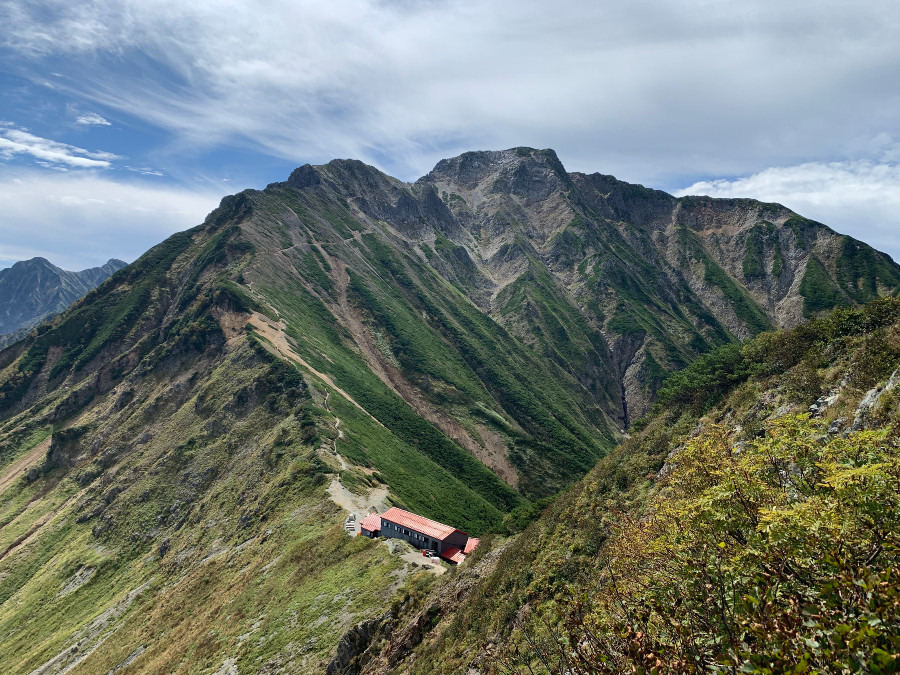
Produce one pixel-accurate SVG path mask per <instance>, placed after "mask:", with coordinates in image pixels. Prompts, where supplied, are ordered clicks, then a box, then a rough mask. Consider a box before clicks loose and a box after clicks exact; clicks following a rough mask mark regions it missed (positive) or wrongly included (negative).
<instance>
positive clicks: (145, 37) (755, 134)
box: [0, 0, 900, 269]
mask: <svg viewBox="0 0 900 675" xmlns="http://www.w3.org/2000/svg"><path fill="white" fill-rule="evenodd" d="M0 25H3V27H4V28H3V30H2V31H0V87H2V91H3V96H2V99H0V267H3V266H7V265H9V264H11V263H12V262H14V261H15V260H21V259H25V258H30V257H33V256H35V255H43V256H45V257H47V258H49V259H50V260H51V261H53V262H55V263H56V264H59V265H61V266H63V267H66V268H69V269H80V268H82V267H87V266H92V265H97V264H101V263H103V262H105V261H106V259H107V258H110V257H118V258H122V259H124V260H127V261H131V260H133V259H134V258H136V257H137V256H138V255H139V254H140V253H142V252H143V251H144V250H145V249H146V248H148V247H149V246H151V245H153V244H154V243H157V242H159V241H160V240H162V239H163V238H164V237H165V236H167V235H168V234H170V233H172V232H174V231H177V230H180V229H184V228H186V227H189V226H191V225H194V224H197V223H199V222H201V221H202V220H203V218H204V216H205V215H206V213H208V212H209V211H210V210H211V209H212V208H213V207H214V206H215V205H216V204H217V203H218V200H219V199H220V198H221V197H222V196H223V195H225V194H230V193H233V192H237V191H239V190H241V189H244V188H247V187H255V188H261V187H264V186H265V185H266V184H267V183H269V182H273V181H278V180H284V179H285V178H286V177H287V175H288V173H289V172H290V170H291V169H293V168H294V167H296V166H298V165H300V164H303V163H305V162H312V163H322V162H326V161H328V160H329V159H332V158H335V157H355V158H359V159H362V160H363V161H366V162H369V163H371V164H374V165H375V166H377V167H379V168H381V169H383V170H384V171H387V172H388V173H390V174H392V175H395V176H397V177H399V178H403V179H406V180H414V179H415V178H417V177H419V176H420V175H422V174H423V173H426V172H427V171H428V170H429V169H430V168H431V167H432V166H433V165H434V164H435V162H436V161H437V160H438V159H440V158H442V157H449V156H453V155H456V154H459V153H460V152H463V151H466V150H473V149H500V148H507V147H513V146H519V145H529V146H533V147H539V148H546V147H552V148H554V149H555V150H556V151H557V152H558V154H559V156H560V158H561V159H562V161H563V163H564V164H565V165H566V167H567V168H568V169H569V170H577V171H587V172H594V171H599V172H602V173H608V174H613V175H615V176H617V177H619V178H622V179H624V180H629V181H633V182H638V183H642V184H644V185H648V186H652V187H656V188H660V189H664V190H667V191H670V192H673V193H676V194H688V193H690V194H711V195H714V196H747V197H756V198H759V199H763V200H766V201H778V202H781V203H783V204H785V205H787V206H789V207H791V208H793V209H794V210H796V211H798V212H800V213H802V214H803V215H806V216H809V217H812V218H815V219H817V220H821V221H823V222H825V223H827V224H829V225H831V226H832V227H834V228H835V229H837V230H838V231H840V232H845V233H848V234H852V235H854V236H856V237H858V238H861V239H863V240H865V241H867V242H869V243H871V244H873V245H874V246H876V247H877V248H880V249H882V250H884V251H887V252H888V253H890V254H891V255H893V256H894V258H895V259H897V260H900V39H898V38H897V36H898V35H900V3H898V2H896V0H884V1H881V0H858V1H857V2H854V3H849V2H846V0H840V1H832V0H792V1H791V2H783V0H777V1H776V0H740V1H735V2H733V1H731V0H690V1H688V0H666V1H663V0H629V1H628V2H621V1H616V2H612V1H608V0H568V1H566V0H563V1H562V2H555V3H553V2H547V1H546V0H540V1H536V0H418V1H417V2H413V1H412V0H332V1H331V2H322V1H321V0H318V1H316V2H311V1H307V0H257V1H255V2H251V1H250V0H243V1H240V0H191V1H190V2H184V0H79V1H78V2H72V1H71V0H0Z"/></svg>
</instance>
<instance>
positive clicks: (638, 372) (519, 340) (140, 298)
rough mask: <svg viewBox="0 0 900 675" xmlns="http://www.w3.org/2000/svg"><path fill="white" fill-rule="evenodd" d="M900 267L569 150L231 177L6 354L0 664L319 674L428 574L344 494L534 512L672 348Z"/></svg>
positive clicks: (842, 294) (675, 363) (449, 509)
mask: <svg viewBox="0 0 900 675" xmlns="http://www.w3.org/2000/svg"><path fill="white" fill-rule="evenodd" d="M898 287H900V268H898V267H897V266H896V265H895V264H894V263H893V262H892V261H891V260H890V258H888V257H887V256H885V255H884V254H881V253H878V252H876V251H874V250H873V249H871V248H870V247H868V246H866V245H865V244H862V243H861V242H857V241H856V240H853V239H851V238H849V237H845V236H842V235H838V234H837V233H835V232H833V231H832V230H830V229H828V228H827V227H826V226H824V225H821V224H819V223H815V222H813V221H808V220H806V219H803V218H802V217H800V216H797V215H796V214H793V213H792V212H791V211H789V210H787V209H785V208H784V207H781V206H778V205H774V204H762V203H759V202H754V201H750V200H713V199H708V198H682V199H676V198H674V197H672V196H670V195H667V194H665V193H662V192H658V191H653V190H648V189H646V188H642V187H640V186H634V185H629V184H627V183H622V182H620V181H617V180H616V179H614V178H612V177H609V176H602V175H599V174H595V175H591V176H588V175H583V174H577V173H567V172H566V171H565V170H564V169H563V167H562V165H561V164H560V163H559V160H558V159H557V158H556V155H555V154H554V153H553V152H552V151H538V150H532V149H527V148H517V149H512V150H507V151H503V152H478V153H467V154H465V155H462V156H460V157H458V158H455V159H450V160H445V161H442V162H440V163H438V165H437V166H436V167H435V169H434V170H433V171H432V172H431V173H429V174H428V175H427V176H425V177H423V178H421V179H420V180H418V181H416V182H415V183H404V182H401V181H398V180H396V179H394V178H391V177H390V176H387V175H385V174H383V173H381V172H379V171H378V170H376V169H374V168H372V167H369V166H366V165H364V164H362V163H361V162H357V161H353V160H335V161H333V162H330V163H329V164H327V165H324V166H315V167H313V166H309V165H307V166H303V167H300V168H298V169H297V170H295V171H294V172H293V173H292V174H291V175H290V177H289V178H288V180H287V181H285V182H283V183H275V184H272V185H270V186H268V187H267V188H266V189H265V190H261V191H256V190H247V191H244V192H241V193H239V194H237V195H234V196H231V197H227V198H225V199H224V200H223V201H222V203H221V205H220V206H219V208H217V209H216V210H215V211H213V212H212V213H211V214H210V215H209V216H208V217H207V219H206V221H205V222H204V223H203V224H202V225H200V226H198V227H196V228H193V229H191V230H188V231H186V232H182V233H179V234H176V235H174V236H173V237H170V238H169V239H167V240H166V241H165V242H163V243H162V244H160V245H158V246H156V247H154V248H153V249H151V250H150V251H148V252H147V253H146V254H145V255H144V256H142V257H141V258H140V259H138V260H137V261H136V262H135V263H133V264H131V265H129V266H128V267H126V268H124V269H121V270H119V271H118V272H116V273H115V274H113V275H112V276H111V277H110V278H109V279H108V280H107V281H106V282H104V283H103V284H102V285H100V286H99V287H97V288H96V289H94V290H93V291H90V292H89V293H88V294H87V295H86V296H85V297H83V298H82V299H81V300H79V301H77V302H76V303H75V304H74V305H73V306H72V307H70V308H69V309H67V310H66V311H65V312H63V313H62V314H60V315H59V316H57V317H55V318H53V319H52V320H51V321H49V322H47V323H44V324H42V325H40V326H39V327H38V328H37V329H36V330H34V331H32V332H31V333H30V334H29V335H28V336H27V337H26V338H25V339H23V340H21V341H19V342H17V343H15V344H13V345H11V346H10V347H8V348H7V349H5V350H3V351H0V636H2V638H0V639H2V640H3V644H4V649H3V650H2V651H0V654H2V655H0V662H2V663H3V666H4V667H5V668H6V669H7V670H11V671H15V672H19V671H24V672H30V671H32V670H34V669H38V668H41V669H43V672H54V671H61V670H63V669H71V670H73V671H74V672H109V671H112V670H113V669H119V671H123V672H127V671H128V670H129V669H130V670H132V671H138V670H139V671H150V672H154V671H159V672H195V671H198V670H204V669H207V670H209V671H210V672H212V671H215V670H217V669H220V671H221V672H231V671H232V670H233V669H237V668H240V669H241V670H247V669H253V670H259V671H262V672H297V671H306V672H320V671H321V670H324V669H325V668H326V665H327V664H328V663H329V662H331V663H332V664H334V663H339V662H340V659H338V661H332V659H333V658H336V657H335V650H336V648H337V647H338V640H339V636H341V635H342V634H344V633H346V632H347V631H350V632H351V634H352V635H356V634H357V633H359V631H362V633H367V632H368V629H365V628H359V626H360V625H361V623H362V624H365V622H366V621H369V620H372V619H373V617H375V616H381V615H383V614H384V613H385V612H386V611H391V612H394V613H395V614H399V613H400V612H401V610H402V609H403V607H404V606H414V605H415V604H416V603H417V602H418V601H419V599H421V598H422V597H424V594H425V593H426V592H427V590H428V588H429V587H430V586H431V585H432V584H434V583H436V581H435V575H434V572H435V570H431V571H427V570H426V571H423V570H422V567H421V565H419V566H418V567H414V566H413V565H412V562H411V561H410V560H409V559H404V558H402V557H400V556H395V555H391V554H390V550H389V549H388V548H387V547H386V546H385V545H383V544H379V543H377V542H371V541H368V540H365V541H363V540H361V539H354V538H351V537H347V536H346V533H345V531H344V519H345V517H346V514H347V511H348V510H352V511H355V512H356V513H361V512H364V511H366V510H368V509H369V508H370V507H376V506H377V507H378V508H379V509H380V508H383V507H385V506H389V505H396V506H399V507H402V508H405V509H408V510H411V511H414V512H416V513H419V514H421V515H423V516H426V517H429V518H433V519H436V520H440V521H442V522H446V523H449V524H452V525H453V526H454V527H459V528H462V529H465V530H466V531H468V532H469V533H470V534H472V535H475V536H478V535H482V534H484V533H488V532H491V531H501V530H503V529H504V528H507V527H509V523H516V522H522V521H527V520H528V518H530V517H532V516H533V514H534V513H535V512H536V511H538V510H539V509H540V505H541V504H543V503H545V500H547V499H549V498H552V497H553V496H554V495H556V494H557V493H558V492H559V491H560V490H561V489H563V488H565V487H567V486H570V485H571V484H572V483H573V481H576V480H577V479H579V478H580V477H582V476H584V475H585V474H586V473H588V472H589V471H590V470H591V469H592V467H594V466H595V465H596V463H597V461H598V460H600V459H601V458H603V457H604V456H608V454H609V453H610V451H611V450H612V449H613V448H614V447H615V446H616V444H617V443H618V442H619V441H620V440H622V439H623V438H624V430H625V428H626V427H627V426H628V425H630V424H631V423H632V422H633V421H634V420H635V419H636V418H637V417H638V416H639V415H641V414H643V413H644V412H645V411H647V410H648V409H649V406H650V404H651V403H652V401H653V398H654V395H655V392H656V391H657V389H658V388H659V386H660V385H661V382H662V380H663V378H664V377H665V376H666V375H667V374H668V373H669V372H671V371H672V370H675V369H678V368H681V367H683V366H684V365H686V364H688V363H690V362H693V361H695V360H696V359H697V358H698V357H700V355H701V354H704V353H706V352H708V351H709V350H711V349H713V348H715V347H717V346H720V345H727V344H729V343H732V342H733V341H734V340H736V339H738V338H744V337H749V336H750V335H753V334H756V333H759V332H761V331H765V330H767V329H770V328H772V327H773V326H775V325H784V326H794V325H797V324H799V323H800V322H801V321H802V320H803V319H804V317H805V316H807V315H809V316H813V315H816V314H818V313H820V312H823V311H825V310H827V309H829V308H833V307H841V306H845V305H846V306H851V305H855V304H858V303H860V302H863V301H866V300H869V299H872V298H875V297H877V296H879V295H890V294H894V293H896V292H897V289H898ZM337 504H340V505H341V507H343V508H341V507H339V506H337ZM61 617H65V621H64V623H62V622H61ZM366 625H368V624H366ZM354 627H356V628H354ZM351 629H352V630H351ZM357 629H358V630H357ZM354 630H356V631H357V633H353V631H354ZM348 639H350V638H348ZM354 639H355V638H354ZM341 644H344V645H345V643H344V642H342V643H341ZM345 647H346V645H345ZM345 647H341V648H340V649H339V651H340V652H341V653H345V652H346V651H347V649H345ZM335 668H338V671H335V670H334V669H335ZM339 670H340V668H339V666H338V665H332V672H339ZM119 671H117V672H119Z"/></svg>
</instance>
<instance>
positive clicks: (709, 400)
mask: <svg viewBox="0 0 900 675" xmlns="http://www.w3.org/2000/svg"><path fill="white" fill-rule="evenodd" d="M750 372H751V370H750V366H749V364H748V363H747V361H746V359H745V357H744V352H743V350H742V348H741V345H739V344H736V343H732V344H727V345H724V346H722V347H719V348H718V349H715V350H713V351H711V352H709V353H708V354H704V355H703V356H701V357H699V358H698V359H697V360H696V361H694V363H692V364H691V365H690V366H689V367H688V368H686V369H684V370H681V371H679V372H677V373H673V374H672V375H671V376H670V377H669V378H668V379H667V380H666V381H665V383H664V384H663V386H662V387H661V388H660V390H659V392H658V393H657V401H658V402H659V406H661V407H665V406H668V405H672V404H674V405H678V406H683V407H686V408H689V409H692V410H694V411H696V412H703V411H705V410H708V409H709V408H710V407H711V406H712V405H714V404H715V403H717V402H718V401H719V400H720V399H721V397H722V396H723V395H724V394H725V393H726V392H728V391H730V390H731V389H732V388H733V387H734V386H735V385H736V384H738V383H740V382H743V381H744V380H746V379H747V377H749V375H750Z"/></svg>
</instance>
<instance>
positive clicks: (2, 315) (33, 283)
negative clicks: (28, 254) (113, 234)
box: [0, 258, 126, 347]
mask: <svg viewBox="0 0 900 675" xmlns="http://www.w3.org/2000/svg"><path fill="white" fill-rule="evenodd" d="M125 264H126V263H124V262H122V261H121V260H115V259H111V260H108V261H107V262H106V264H105V265H103V266H101V267H92V268H90V269H86V270H81V271H80V272H68V271H66V270H63V269H60V268H59V267H57V266H56V265H53V264H51V263H50V261H48V260H46V259H44V258H32V259H31V260H23V261H20V262H17V263H15V264H14V265H13V266H12V267H8V268H6V269H3V270H0V347H3V346H5V345H8V344H11V343H12V342H15V341H16V340H17V339H21V338H22V337H24V336H25V334H26V333H27V332H28V331H29V330H30V329H31V328H33V327H34V326H35V325H37V324H38V323H40V322H41V321H42V320H43V319H45V318H46V317H47V316H49V315H51V314H56V313H58V312H61V311H63V310H64V309H65V308H66V307H68V306H69V305H71V304H72V303H73V302H75V301H76V300H78V298H80V297H82V296H83V295H84V294H85V293H87V292H88V291H90V290H91V289H94V288H96V287H97V286H99V285H100V284H101V283H103V282H104V281H106V280H107V279H108V278H109V277H110V276H111V275H112V274H113V272H116V271H118V270H120V269H122V268H123V267H125Z"/></svg>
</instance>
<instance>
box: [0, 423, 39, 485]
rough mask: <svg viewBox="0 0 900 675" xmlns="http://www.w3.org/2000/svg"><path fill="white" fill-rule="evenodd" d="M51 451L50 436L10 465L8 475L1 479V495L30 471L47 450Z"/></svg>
mask: <svg viewBox="0 0 900 675" xmlns="http://www.w3.org/2000/svg"><path fill="white" fill-rule="evenodd" d="M49 449H50V436H47V438H46V440H44V441H41V442H40V443H38V444H37V445H36V446H34V447H33V448H32V449H31V450H30V451H28V452H27V453H26V454H24V455H22V456H21V457H19V459H17V460H16V461H15V462H13V463H12V464H10V465H9V468H8V469H7V470H6V473H5V474H4V475H3V478H0V493H2V492H4V491H5V490H6V488H8V487H9V486H10V485H12V484H13V481H15V480H16V478H18V477H19V476H21V475H22V474H23V473H25V472H26V471H27V470H28V469H30V468H31V467H32V465H34V464H36V463H37V462H38V460H40V459H41V458H42V457H43V456H44V455H46V454H47V450H49Z"/></svg>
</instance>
